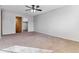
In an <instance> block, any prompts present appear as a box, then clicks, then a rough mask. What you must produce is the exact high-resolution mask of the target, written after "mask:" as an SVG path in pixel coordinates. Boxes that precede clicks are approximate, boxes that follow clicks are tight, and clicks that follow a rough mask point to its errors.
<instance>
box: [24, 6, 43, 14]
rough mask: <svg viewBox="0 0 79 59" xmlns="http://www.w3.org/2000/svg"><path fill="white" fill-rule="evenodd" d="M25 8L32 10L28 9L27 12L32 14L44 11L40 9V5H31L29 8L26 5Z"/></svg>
mask: <svg viewBox="0 0 79 59" xmlns="http://www.w3.org/2000/svg"><path fill="white" fill-rule="evenodd" d="M25 7H27V8H30V9H27V10H25V11H29V10H30V11H31V12H33V13H34V12H35V11H42V10H41V9H39V7H40V6H39V5H31V6H28V5H25Z"/></svg>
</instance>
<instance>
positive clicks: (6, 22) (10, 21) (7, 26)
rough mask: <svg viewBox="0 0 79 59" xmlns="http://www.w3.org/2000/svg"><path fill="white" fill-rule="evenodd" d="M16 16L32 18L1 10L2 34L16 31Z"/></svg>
mask: <svg viewBox="0 0 79 59" xmlns="http://www.w3.org/2000/svg"><path fill="white" fill-rule="evenodd" d="M16 16H21V17H24V18H25V17H26V18H28V19H29V21H30V20H32V19H31V17H32V16H24V15H22V14H18V13H14V12H11V11H6V10H3V14H2V22H3V35H4V34H13V33H16ZM29 23H30V22H29ZM31 23H32V22H31ZM29 25H30V24H29ZM29 28H31V25H30V26H29ZM29 31H33V29H32V30H31V29H30V30H29Z"/></svg>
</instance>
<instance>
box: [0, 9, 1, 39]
mask: <svg viewBox="0 0 79 59" xmlns="http://www.w3.org/2000/svg"><path fill="white" fill-rule="evenodd" d="M0 38H1V9H0Z"/></svg>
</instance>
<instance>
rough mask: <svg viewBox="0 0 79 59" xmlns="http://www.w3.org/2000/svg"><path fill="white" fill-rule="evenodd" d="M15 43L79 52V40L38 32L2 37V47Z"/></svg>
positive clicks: (0, 43)
mask: <svg viewBox="0 0 79 59" xmlns="http://www.w3.org/2000/svg"><path fill="white" fill-rule="evenodd" d="M15 45H18V46H25V47H33V48H40V49H47V50H53V52H79V42H75V41H71V40H67V39H63V38H58V37H53V36H49V35H46V34H41V33H37V32H29V33H28V32H23V33H17V34H13V35H5V36H3V37H2V39H0V49H5V48H8V47H11V46H15Z"/></svg>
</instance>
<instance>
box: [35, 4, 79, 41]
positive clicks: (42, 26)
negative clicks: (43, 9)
mask: <svg viewBox="0 0 79 59" xmlns="http://www.w3.org/2000/svg"><path fill="white" fill-rule="evenodd" d="M34 30H35V31H36V32H41V33H45V34H49V35H52V36H56V37H62V38H65V39H70V40H74V41H79V6H64V7H62V8H57V9H55V10H52V11H50V12H48V13H44V14H41V15H38V16H34Z"/></svg>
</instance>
